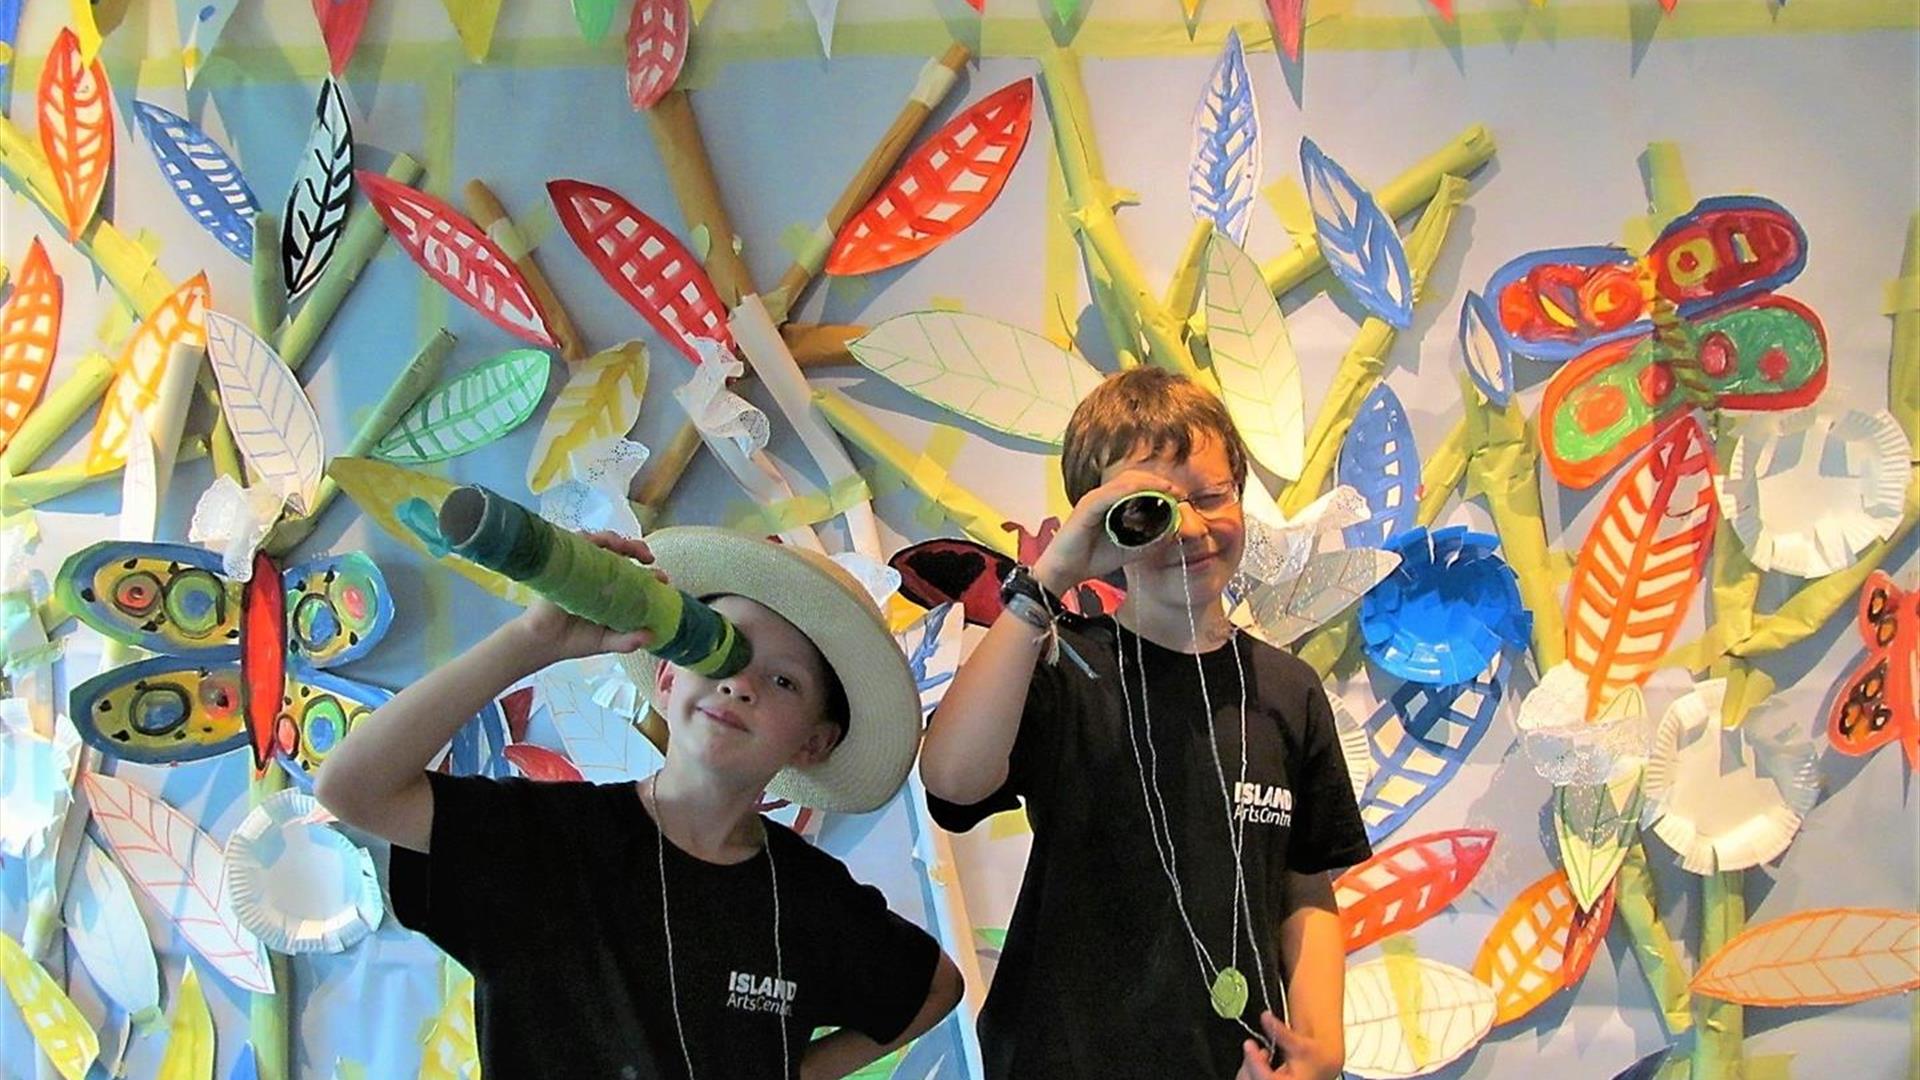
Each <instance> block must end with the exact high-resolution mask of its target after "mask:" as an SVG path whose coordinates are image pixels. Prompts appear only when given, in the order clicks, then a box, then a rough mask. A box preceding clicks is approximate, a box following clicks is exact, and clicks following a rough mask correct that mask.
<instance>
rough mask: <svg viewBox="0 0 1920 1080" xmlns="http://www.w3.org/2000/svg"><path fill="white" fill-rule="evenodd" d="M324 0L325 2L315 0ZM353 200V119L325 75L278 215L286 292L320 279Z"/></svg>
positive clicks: (305, 287) (337, 89)
mask: <svg viewBox="0 0 1920 1080" xmlns="http://www.w3.org/2000/svg"><path fill="white" fill-rule="evenodd" d="M319 2H322V3H325V2H328V0H319ZM352 202H353V121H352V120H351V119H350V118H349V117H348V116H347V102H346V99H345V98H343V97H341V96H340V84H339V83H337V82H335V81H334V80H332V79H326V80H324V81H322V82H321V84H320V97H319V99H318V100H317V101H316V102H315V103H314V107H313V130H312V131H311V132H310V133H309V134H308V135H307V145H306V149H304V150H303V151H301V154H300V164H299V165H298V166H297V167H296V168H295V169H294V171H293V189H292V190H291V191H289V192H287V207H286V210H285V211H284V213H283V214H282V216H281V218H280V270H281V276H282V277H283V278H284V279H285V280H286V284H287V295H288V296H290V297H294V296H299V295H300V294H301V293H304V292H306V291H307V290H308V289H309V288H311V287H312V286H313V283H314V282H316V281H318V280H320V272H321V271H323V270H325V269H326V268H327V263H328V262H329V261H331V260H332V259H333V252H334V249H335V248H337V247H339V246H340V236H341V232H342V231H343V230H344V229H345V228H346V227H347V209H348V207H349V206H350V205H351V204H352Z"/></svg>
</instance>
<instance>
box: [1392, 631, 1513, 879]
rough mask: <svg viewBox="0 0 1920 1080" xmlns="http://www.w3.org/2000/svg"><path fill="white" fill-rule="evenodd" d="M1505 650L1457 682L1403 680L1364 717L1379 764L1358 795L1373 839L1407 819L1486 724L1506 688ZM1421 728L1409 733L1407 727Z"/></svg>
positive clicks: (1449, 774)
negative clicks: (1471, 676)
mask: <svg viewBox="0 0 1920 1080" xmlns="http://www.w3.org/2000/svg"><path fill="white" fill-rule="evenodd" d="M1507 668H1508V662H1507V654H1506V653H1505V652H1504V651H1503V652H1502V653H1500V655H1498V656H1496V657H1495V658H1494V659H1493V662H1492V663H1491V664H1489V665H1488V667H1487V670H1486V671H1484V672H1482V673H1481V674H1480V675H1479V676H1478V677H1477V678H1475V679H1474V680H1473V681H1472V682H1470V683H1467V684H1465V685H1463V686H1441V687H1435V686H1424V685H1422V684H1420V683H1407V684H1405V685H1403V686H1402V687H1401V688H1400V689H1398V690H1396V691H1394V694H1393V696H1392V697H1391V698H1389V699H1388V701H1387V702H1386V703H1385V704H1383V705H1381V706H1380V708H1378V709H1376V710H1375V711H1374V714H1373V716H1372V717H1370V718H1369V719H1368V720H1367V737H1368V738H1369V739H1370V740H1371V741H1372V743H1373V759H1374V761H1376V762H1378V763H1379V770H1378V771H1377V772H1375V773H1374V777H1373V780H1372V781H1371V782H1370V783H1368V784H1367V790H1366V795H1365V797H1364V798H1363V799H1362V800H1361V802H1360V820H1361V821H1362V822H1363V823H1364V824H1365V825H1366V827H1367V839H1368V841H1370V842H1372V843H1375V844H1377V843H1379V842H1380V840H1381V839H1382V838H1383V837H1385V836H1387V835H1388V834H1390V833H1392V832H1393V831H1394V830H1395V829H1398V828H1399V827H1400V826H1402V825H1404V824H1406V822H1407V820H1408V819H1409V818H1411V817H1413V815H1414V814H1415V813H1416V812H1418V811H1419V809H1420V808H1421V807H1422V806H1425V805H1426V804H1427V802H1428V800H1430V799H1432V798H1433V797H1434V796H1435V795H1437V794H1439V793H1440V789H1441V788H1442V787H1444V786H1445V785H1446V783H1447V781H1449V780H1451V779H1453V777H1454V774H1455V773H1457V772H1459V771H1460V766H1461V765H1462V764H1463V763H1464V762H1465V761H1466V760H1467V758H1468V756H1469V755H1471V754H1472V753H1473V749H1474V747H1475V746H1478V745H1479V743H1480V740H1481V738H1482V737H1483V736H1485V735H1486V733H1487V729H1488V728H1489V727H1491V726H1492V723H1493V714H1494V711H1495V709H1496V708H1498V706H1499V704H1500V697H1501V695H1502V694H1504V693H1505V691H1506V682H1507ZM1410 727H1411V728H1419V729H1421V730H1423V731H1425V733H1426V734H1425V736H1424V737H1420V736H1416V735H1414V734H1412V732H1410V731H1409V728H1410Z"/></svg>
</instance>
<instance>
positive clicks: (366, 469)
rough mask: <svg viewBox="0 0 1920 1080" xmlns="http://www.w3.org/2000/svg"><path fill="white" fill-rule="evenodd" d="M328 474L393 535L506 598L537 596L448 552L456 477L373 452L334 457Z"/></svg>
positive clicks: (527, 600)
mask: <svg viewBox="0 0 1920 1080" xmlns="http://www.w3.org/2000/svg"><path fill="white" fill-rule="evenodd" d="M327 475H328V476H331V477H333V479H334V482H335V483H337V484H339V485H340V490H341V491H342V492H344V493H345V494H346V496H347V497H348V498H350V499H352V500H353V502H354V505H355V506H358V507H359V508H360V509H361V511H362V512H363V513H365V514H366V515H367V516H368V517H370V518H372V519H373V520H374V523H375V524H377V525H379V526H380V528H382V529H383V530H385V531H386V532H387V534H388V535H390V536H393V537H395V538H397V539H399V540H400V542H401V543H404V544H406V545H407V546H408V547H410V548H412V549H413V550H415V551H417V552H419V553H420V554H422V555H425V556H426V557H428V558H429V559H435V560H438V561H439V562H440V565H442V566H444V567H446V568H447V569H449V570H452V571H453V572H454V573H456V574H459V575H460V576H461V577H464V578H466V579H467V580H469V581H471V582H473V583H475V584H476V585H479V586H480V587H481V588H483V589H485V590H487V591H488V592H490V593H492V594H493V595H495V596H498V597H499V598H501V599H502V600H506V601H508V602H509V603H514V604H521V605H525V604H528V603H530V602H532V599H533V594H532V593H530V592H528V591H527V589H526V587H525V586H522V585H520V584H519V583H517V582H515V581H513V580H512V579H511V578H508V577H506V576H504V575H502V574H496V573H494V572H493V571H491V570H487V569H485V568H483V567H481V566H480V565H479V564H478V563H475V562H470V561H468V560H466V559H460V558H448V557H447V554H448V549H447V548H446V547H445V543H446V540H445V538H444V537H442V536H440V533H439V528H438V522H437V515H438V514H439V511H440V504H441V503H442V502H444V501H445V500H446V497H447V496H448V495H449V494H451V493H452V491H453V489H454V488H455V486H456V485H455V484H454V482H453V481H451V480H448V479H445V478H444V477H439V476H433V475H430V474H428V473H423V472H418V471H416V470H413V469H405V468H401V467H400V466H398V465H389V464H387V463H386V462H384V461H375V460H373V459H372V458H352V457H337V458H334V459H333V460H332V461H331V462H329V463H328V464H327Z"/></svg>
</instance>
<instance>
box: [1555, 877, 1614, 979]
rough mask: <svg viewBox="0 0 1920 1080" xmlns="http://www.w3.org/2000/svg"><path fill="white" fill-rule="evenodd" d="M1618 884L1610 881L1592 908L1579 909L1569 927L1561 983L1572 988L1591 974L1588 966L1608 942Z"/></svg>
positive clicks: (1561, 969)
mask: <svg viewBox="0 0 1920 1080" xmlns="http://www.w3.org/2000/svg"><path fill="white" fill-rule="evenodd" d="M1615 891H1616V890H1615V888H1614V885H1613V883H1612V882H1608V884H1607V887H1606V889H1604V890H1602V892H1601V893H1600V898H1599V899H1598V900H1596V901H1594V904H1593V908H1592V909H1591V910H1584V911H1575V912H1574V913H1573V927H1572V928H1571V929H1570V930H1568V931H1567V958H1566V960H1565V961H1564V962H1563V963H1562V964H1561V965H1560V982H1561V985H1563V986H1565V987H1566V988H1567V989H1569V990H1571V989H1573V988H1574V987H1576V986H1579V985H1580V980H1581V979H1584V978H1586V977H1587V969H1588V968H1590V967H1592V966H1593V959H1594V957H1596V956H1599V955H1600V950H1601V948H1602V947H1604V946H1605V945H1606V943H1607V927H1609V926H1611V925H1613V905H1614V893H1615Z"/></svg>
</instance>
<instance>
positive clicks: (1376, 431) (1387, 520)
mask: <svg viewBox="0 0 1920 1080" xmlns="http://www.w3.org/2000/svg"><path fill="white" fill-rule="evenodd" d="M1208 330H1209V333H1211V330H1212V326H1211V324H1209V326H1208ZM1338 476H1339V483H1342V484H1346V485H1347V486H1349V487H1351V488H1353V489H1354V490H1355V491H1358V492H1359V493H1360V494H1361V496H1362V497H1364V498H1365V499H1366V500H1367V507H1368V509H1369V510H1370V511H1371V513H1370V514H1369V516H1368V517H1367V520H1365V521H1363V522H1360V523H1358V524H1355V525H1349V526H1347V527H1346V528H1344V529H1342V530H1340V535H1341V536H1343V537H1345V538H1346V543H1347V546H1348V547H1350V548H1360V547H1370V548H1379V547H1386V546H1387V540H1388V538H1390V537H1392V536H1394V535H1395V534H1397V533H1400V532H1403V531H1405V530H1407V529H1411V528H1413V515H1414V511H1415V510H1417V509H1419V504H1420V448H1419V447H1418V446H1416V445H1415V444H1414V441H1413V426H1412V425H1411V424H1409V423H1408V422H1407V411H1406V409H1405V408H1404V407H1403V406H1402V405H1401V404H1400V398H1399V395H1397V394H1395V393H1394V392H1393V388H1392V387H1390V386H1388V385H1387V384H1386V383H1381V384H1380V385H1378V386H1376V387H1374V388H1373V392H1372V393H1370V394H1368V395H1367V398H1366V400H1365V401H1362V402H1361V403H1360V411H1359V412H1358V413H1356V414H1355V416H1354V418H1353V426H1351V427H1349V428H1348V429H1347V437H1346V440H1345V441H1344V442H1342V443H1341V444H1340V465H1339V474H1338Z"/></svg>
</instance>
